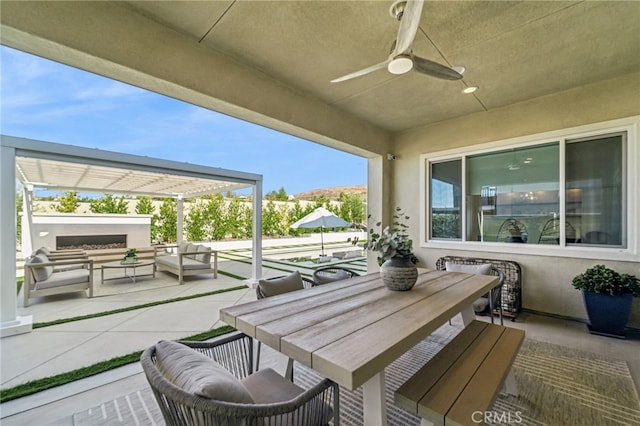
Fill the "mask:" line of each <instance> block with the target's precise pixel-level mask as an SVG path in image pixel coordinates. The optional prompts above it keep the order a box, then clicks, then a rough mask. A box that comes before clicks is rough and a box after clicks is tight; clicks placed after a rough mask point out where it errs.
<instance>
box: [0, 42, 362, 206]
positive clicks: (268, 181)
mask: <svg viewBox="0 0 640 426" xmlns="http://www.w3.org/2000/svg"><path fill="white" fill-rule="evenodd" d="M0 65H1V71H2V85H1V93H2V95H1V99H0V101H1V103H0V126H1V129H0V131H1V133H2V134H4V135H11V136H18V137H24V138H30V139H37V140H43V141H47V142H56V143H63V144H69V145H77V146H83V147H88V148H99V149H104V150H109V151H117V152H123V153H127V154H135V155H146V156H149V157H155V158H162V159H169V160H174V161H181V162H188V163H193V164H201V165H205V166H212V167H222V168H226V169H232V170H240V171H245V172H251V173H259V174H261V175H263V178H264V184H263V190H264V192H265V193H267V192H269V191H271V190H278V189H280V187H284V188H285V190H286V191H287V193H288V194H296V193H299V192H302V191H306V190H311V189H318V188H325V187H333V186H347V185H349V186H350V185H366V183H367V161H366V159H364V158H362V157H358V156H355V155H351V154H348V153H345V152H342V151H338V150H335V149H332V148H327V147H324V146H322V145H319V144H316V143H313V142H309V141H305V140H302V139H299V138H296V137H293V136H290V135H287V134H284V133H280V132H276V131H274V130H271V129H267V128H264V127H261V126H258V125H255V124H251V123H247V122H245V121H241V120H238V119H235V118H232V117H228V116H226V115H223V114H219V113H217V112H213V111H209V110H206V109H203V108H200V107H197V106H194V105H191V104H188V103H185V102H182V101H178V100H175V99H172V98H169V97H166V96H163V95H159V94H156V93H153V92H148V91H146V90H143V89H139V88H137V87H134V86H130V85H128V84H123V83H120V82H117V81H114V80H110V79H108V78H104V77H102V76H98V75H95V74H91V73H88V72H85V71H82V70H78V69H76V68H72V67H69V66H66V65H62V64H59V63H57V62H53V61H50V60H46V59H43V58H39V57H37V56H33V55H30V54H27V53H23V52H20V51H17V50H14V49H11V48H8V47H5V46H1V47H0Z"/></svg>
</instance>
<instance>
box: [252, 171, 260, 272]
mask: <svg viewBox="0 0 640 426" xmlns="http://www.w3.org/2000/svg"><path fill="white" fill-rule="evenodd" d="M252 248H253V250H252V253H253V260H252V263H251V281H252V284H253V283H256V282H258V280H259V279H260V278H262V180H257V181H256V183H255V184H254V185H253V247H252Z"/></svg>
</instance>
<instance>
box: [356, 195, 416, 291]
mask: <svg viewBox="0 0 640 426" xmlns="http://www.w3.org/2000/svg"><path fill="white" fill-rule="evenodd" d="M369 218H371V215H369ZM407 219H409V216H406V215H405V214H404V213H403V212H402V209H401V208H400V207H396V209H395V213H394V214H393V224H392V225H391V226H386V227H385V228H384V229H382V231H380V232H378V231H377V230H376V229H373V228H371V229H369V240H368V241H367V243H366V245H365V247H366V248H367V249H368V250H372V251H377V252H378V264H379V265H380V275H381V276H382V281H383V282H384V284H385V285H386V286H387V287H388V288H389V289H391V290H400V291H405V290H410V289H411V288H413V286H414V285H415V283H416V280H417V278H418V268H417V267H416V263H418V258H417V257H416V255H415V254H413V247H412V246H413V241H412V240H411V238H409V234H407V230H408V229H409V227H408V226H407V225H406V224H405V223H404V220H407ZM381 225H382V222H377V223H376V225H375V226H376V228H378V229H379V228H380V226H381Z"/></svg>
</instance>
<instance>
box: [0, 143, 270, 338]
mask: <svg viewBox="0 0 640 426" xmlns="http://www.w3.org/2000/svg"><path fill="white" fill-rule="evenodd" d="M0 178H1V183H0V199H1V200H2V204H1V205H0V253H1V254H0V265H1V266H2V268H1V272H0V283H1V284H2V285H0V295H1V296H2V301H1V303H0V309H1V314H0V315H1V318H0V321H1V324H0V331H1V332H2V336H3V337H4V336H7V335H12V334H18V333H22V332H26V331H29V330H30V329H31V323H32V320H31V317H18V316H17V294H16V291H15V282H16V269H15V265H16V247H15V235H16V216H15V212H16V205H15V190H16V179H17V180H19V181H20V182H21V184H22V186H23V189H24V193H25V197H24V199H25V209H24V214H25V215H26V218H27V228H28V229H23V241H24V244H25V245H26V246H27V247H28V251H30V250H31V249H32V247H31V240H32V236H31V235H30V232H29V229H30V228H31V226H30V224H31V213H32V211H31V207H32V202H31V200H32V196H33V191H34V189H37V188H41V189H48V190H55V191H77V192H94V193H111V194H123V195H127V194H130V195H147V196H150V197H162V198H167V197H169V198H175V199H176V200H177V204H178V205H177V211H178V233H177V235H178V241H180V240H181V238H182V230H183V214H182V211H183V209H182V207H183V206H182V202H183V200H184V199H185V198H190V197H197V196H202V195H207V194H214V193H219V192H226V191H233V190H238V189H243V188H252V191H253V194H252V199H253V261H252V278H251V280H252V281H255V280H257V279H258V278H260V277H261V275H262V260H261V259H262V236H261V232H259V230H260V229H262V204H261V200H262V176H261V175H258V174H254V173H247V172H240V171H235V170H228V169H222V168H217V167H207V166H202V165H196V164H190V163H180V162H176V161H169V160H161V159H157V158H150V157H146V156H145V157H143V156H137V155H130V154H122V153H117V152H111V151H104V150H98V149H91V148H83V147H77V146H72V145H63V144H56V143H49V142H43V141H36V140H31V139H23V138H17V137H12V136H4V135H2V136H0Z"/></svg>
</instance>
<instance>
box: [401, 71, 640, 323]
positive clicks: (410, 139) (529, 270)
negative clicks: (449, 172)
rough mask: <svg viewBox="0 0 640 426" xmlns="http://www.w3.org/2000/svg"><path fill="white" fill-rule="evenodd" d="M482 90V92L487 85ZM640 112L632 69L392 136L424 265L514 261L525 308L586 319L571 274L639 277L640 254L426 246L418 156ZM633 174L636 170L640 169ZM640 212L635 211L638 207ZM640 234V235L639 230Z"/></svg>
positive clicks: (639, 313) (636, 317)
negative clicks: (623, 257)
mask: <svg viewBox="0 0 640 426" xmlns="http://www.w3.org/2000/svg"><path fill="white" fill-rule="evenodd" d="M505 83H506V84H508V81H506V82H505ZM478 96H480V97H481V96H482V94H481V92H480V94H479V95H478ZM639 114H640V74H630V75H626V76H623V77H621V78H617V79H613V80H607V81H604V82H600V83H597V84H592V85H588V86H584V87H581V88H578V89H573V90H569V91H566V92H562V93H558V94H554V95H549V96H545V97H541V98H537V99H534V100H531V101H527V102H523V103H519V104H514V105H511V106H507V107H503V108H499V109H494V110H491V111H488V112H484V113H479V114H473V115H469V116H466V117H461V118H458V119H454V120H449V121H446V122H442V123H439V124H436V125H432V126H429V127H425V128H420V129H414V130H411V131H408V132H405V133H403V134H401V135H399V136H398V137H397V138H396V140H395V142H394V143H395V148H394V153H395V154H396V155H397V159H396V160H394V161H393V165H392V176H393V178H392V179H391V180H390V181H391V182H392V188H393V189H392V191H391V193H392V194H394V199H393V200H392V201H391V204H392V205H398V206H401V207H402V208H403V209H404V210H405V211H406V212H407V214H408V215H409V216H410V217H411V219H410V221H409V225H410V231H411V234H412V236H413V239H414V241H415V246H416V252H417V255H418V257H419V258H420V259H421V260H422V262H423V265H425V264H426V266H427V267H434V266H435V261H436V260H437V259H438V258H439V257H441V256H444V255H447V254H451V255H459V256H475V257H486V258H495V259H510V260H515V261H517V262H519V263H520V265H521V266H522V268H523V275H524V283H523V305H524V307H525V308H527V309H531V310H535V311H540V312H547V313H550V314H556V315H563V316H568V317H573V318H580V319H586V312H585V310H584V307H583V303H582V298H581V295H580V293H579V292H578V291H577V290H574V289H573V287H572V286H571V278H572V277H573V276H575V275H577V274H579V273H581V272H583V271H584V270H585V269H586V268H587V267H590V266H593V265H594V264H596V263H605V264H606V265H607V266H609V267H611V268H614V269H616V270H618V271H620V272H626V273H632V274H635V275H637V276H640V262H639V261H638V258H637V257H636V259H635V261H624V262H622V261H615V260H606V261H598V260H596V259H584V258H567V257H562V258H560V257H550V256H544V255H535V256H534V255H520V254H515V253H486V252H478V251H473V252H472V251H461V250H443V249H441V248H439V249H435V248H420V247H419V242H420V235H419V230H420V191H421V189H420V179H421V178H420V176H421V175H420V155H422V154H427V153H430V152H438V151H443V150H447V149H451V148H457V147H464V146H472V145H476V144H481V143H488V142H493V141H500V140H505V139H510V138H515V137H519V136H528V135H533V134H537V133H543V132H547V131H553V130H559V129H564V128H569V127H575V126H581V125H586V124H591V123H597V122H603V121H608V120H613V119H618V118H624V117H630V116H635V115H639ZM636 162H637V161H636ZM635 174H636V176H637V175H638V171H637V170H636V171H635ZM631 184H632V185H633V184H634V183H633V182H632V183H631ZM635 184H636V185H637V182H636V183H635ZM632 187H633V186H632ZM635 187H636V188H637V187H638V186H635ZM636 207H637V206H636ZM634 214H635V215H636V216H637V215H638V211H635V212H634ZM636 231H637V232H640V231H638V230H637V229H636ZM638 239H640V236H639V235H636V240H638ZM629 326H631V327H635V328H640V298H636V299H634V305H633V310H632V315H631V320H630V323H629Z"/></svg>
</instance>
